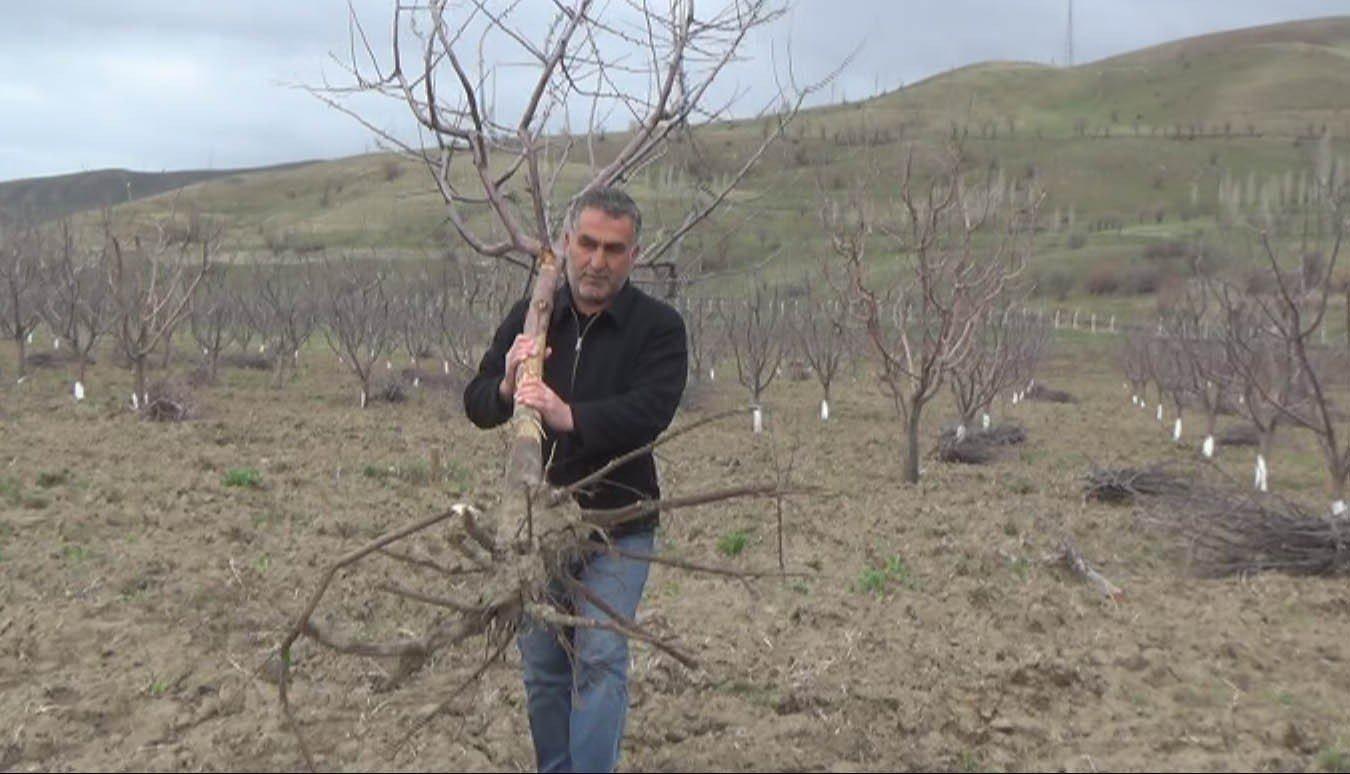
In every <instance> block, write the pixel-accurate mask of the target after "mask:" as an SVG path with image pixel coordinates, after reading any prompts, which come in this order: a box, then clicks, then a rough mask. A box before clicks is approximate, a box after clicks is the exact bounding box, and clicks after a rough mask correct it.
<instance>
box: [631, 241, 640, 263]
mask: <svg viewBox="0 0 1350 774" xmlns="http://www.w3.org/2000/svg"><path fill="white" fill-rule="evenodd" d="M641 252H642V245H641V244H636V245H633V252H632V253H631V254H630V255H629V256H628V257H629V258H632V259H633V260H635V261H636V260H637V257H638V254H639V253H641Z"/></svg>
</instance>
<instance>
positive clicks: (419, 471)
mask: <svg viewBox="0 0 1350 774" xmlns="http://www.w3.org/2000/svg"><path fill="white" fill-rule="evenodd" d="M361 475H363V476H365V477H366V478H369V479H372V480H374V481H382V482H387V481H389V480H394V481H402V482H403V483H405V484H408V485H410V486H431V485H440V484H449V485H450V486H452V487H455V488H458V489H460V490H463V489H464V488H465V487H466V486H467V484H468V480H469V473H468V471H467V470H465V469H464V467H463V466H461V465H459V464H457V463H455V462H454V461H450V462H444V463H439V464H438V465H436V466H433V465H431V464H429V463H428V462H427V461H426V460H420V459H417V460H410V461H406V462H398V463H395V464H392V465H374V464H371V465H366V466H365V467H363V468H361Z"/></svg>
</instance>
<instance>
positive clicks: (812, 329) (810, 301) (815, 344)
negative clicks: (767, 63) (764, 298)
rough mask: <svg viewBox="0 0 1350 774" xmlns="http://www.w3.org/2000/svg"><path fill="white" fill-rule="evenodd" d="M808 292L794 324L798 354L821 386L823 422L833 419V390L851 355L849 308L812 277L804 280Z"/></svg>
mask: <svg viewBox="0 0 1350 774" xmlns="http://www.w3.org/2000/svg"><path fill="white" fill-rule="evenodd" d="M802 284H803V287H804V288H805V289H806V293H805V295H804V296H803V297H802V299H801V301H802V302H803V303H802V304H800V305H799V306H798V307H797V309H798V312H797V314H795V315H793V319H792V320H791V325H792V333H793V337H794V338H795V339H796V340H797V351H798V352H800V353H801V356H802V358H803V359H805V360H806V363H807V365H809V366H811V370H812V372H814V373H815V375H816V381H818V382H819V383H820V389H821V393H822V394H821V399H820V421H822V422H825V421H828V420H829V418H830V387H831V386H833V384H834V378H835V376H836V375H838V373H839V366H840V365H841V364H842V363H843V362H844V355H845V353H847V352H848V345H849V339H848V333H849V331H848V307H847V306H846V305H845V304H843V303H842V302H841V301H840V300H839V298H838V297H837V296H836V295H834V294H830V293H827V292H824V291H823V290H822V289H821V287H820V285H819V283H817V282H816V281H815V279H813V278H812V277H811V276H809V275H808V276H807V277H805V278H804V279H803V280H802Z"/></svg>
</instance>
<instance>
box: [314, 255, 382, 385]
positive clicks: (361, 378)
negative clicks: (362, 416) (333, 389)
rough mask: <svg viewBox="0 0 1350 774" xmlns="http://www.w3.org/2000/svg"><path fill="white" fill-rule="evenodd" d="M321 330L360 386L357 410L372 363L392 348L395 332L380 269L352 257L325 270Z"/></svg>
mask: <svg viewBox="0 0 1350 774" xmlns="http://www.w3.org/2000/svg"><path fill="white" fill-rule="evenodd" d="M325 277H326V280H325V283H324V288H323V299H324V302H323V308H322V312H321V315H322V320H323V334H324V337H325V338H327V340H328V346H330V347H332V349H333V352H335V353H336V354H337V356H338V357H339V358H341V359H342V362H343V363H344V364H345V365H346V366H347V368H348V369H350V370H351V372H352V373H353V374H354V375H355V376H356V379H357V381H358V382H360V384H361V391H360V393H359V395H358V401H359V402H360V405H361V408H365V407H366V406H367V405H369V403H370V395H371V392H370V388H371V383H372V381H373V379H374V375H375V367H376V364H377V363H380V362H383V360H384V359H385V358H386V357H388V356H389V355H390V353H391V352H393V349H394V345H395V341H396V340H397V333H396V331H395V329H394V326H393V324H392V320H391V318H390V309H391V307H392V301H391V299H390V297H389V292H388V289H387V287H386V285H387V283H388V277H387V273H386V272H385V270H384V269H383V268H382V267H380V266H378V265H375V264H373V263H367V262H363V261H359V260H357V259H355V258H352V257H347V258H343V259H341V260H340V261H338V262H337V265H336V266H333V267H331V269H330V270H329V271H326V272H325Z"/></svg>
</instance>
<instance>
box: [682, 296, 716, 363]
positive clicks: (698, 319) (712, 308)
mask: <svg viewBox="0 0 1350 774" xmlns="http://www.w3.org/2000/svg"><path fill="white" fill-rule="evenodd" d="M676 304H677V306H678V307H679V310H680V316H681V317H683V318H684V329H685V335H686V337H687V338H688V345H689V375H690V376H691V377H692V378H693V380H694V382H695V383H701V382H702V381H703V380H704V379H707V378H708V371H707V369H708V368H710V367H711V365H712V364H711V361H710V359H709V355H710V350H712V349H714V348H715V345H713V344H712V342H711V341H710V339H712V338H715V337H716V336H717V335H718V334H719V333H721V330H720V328H719V327H718V325H717V321H716V320H715V319H714V318H715V316H716V313H717V306H716V302H715V301H713V300H711V299H707V298H695V297H692V296H689V295H683V296H680V298H679V299H678V300H677V302H676Z"/></svg>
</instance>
